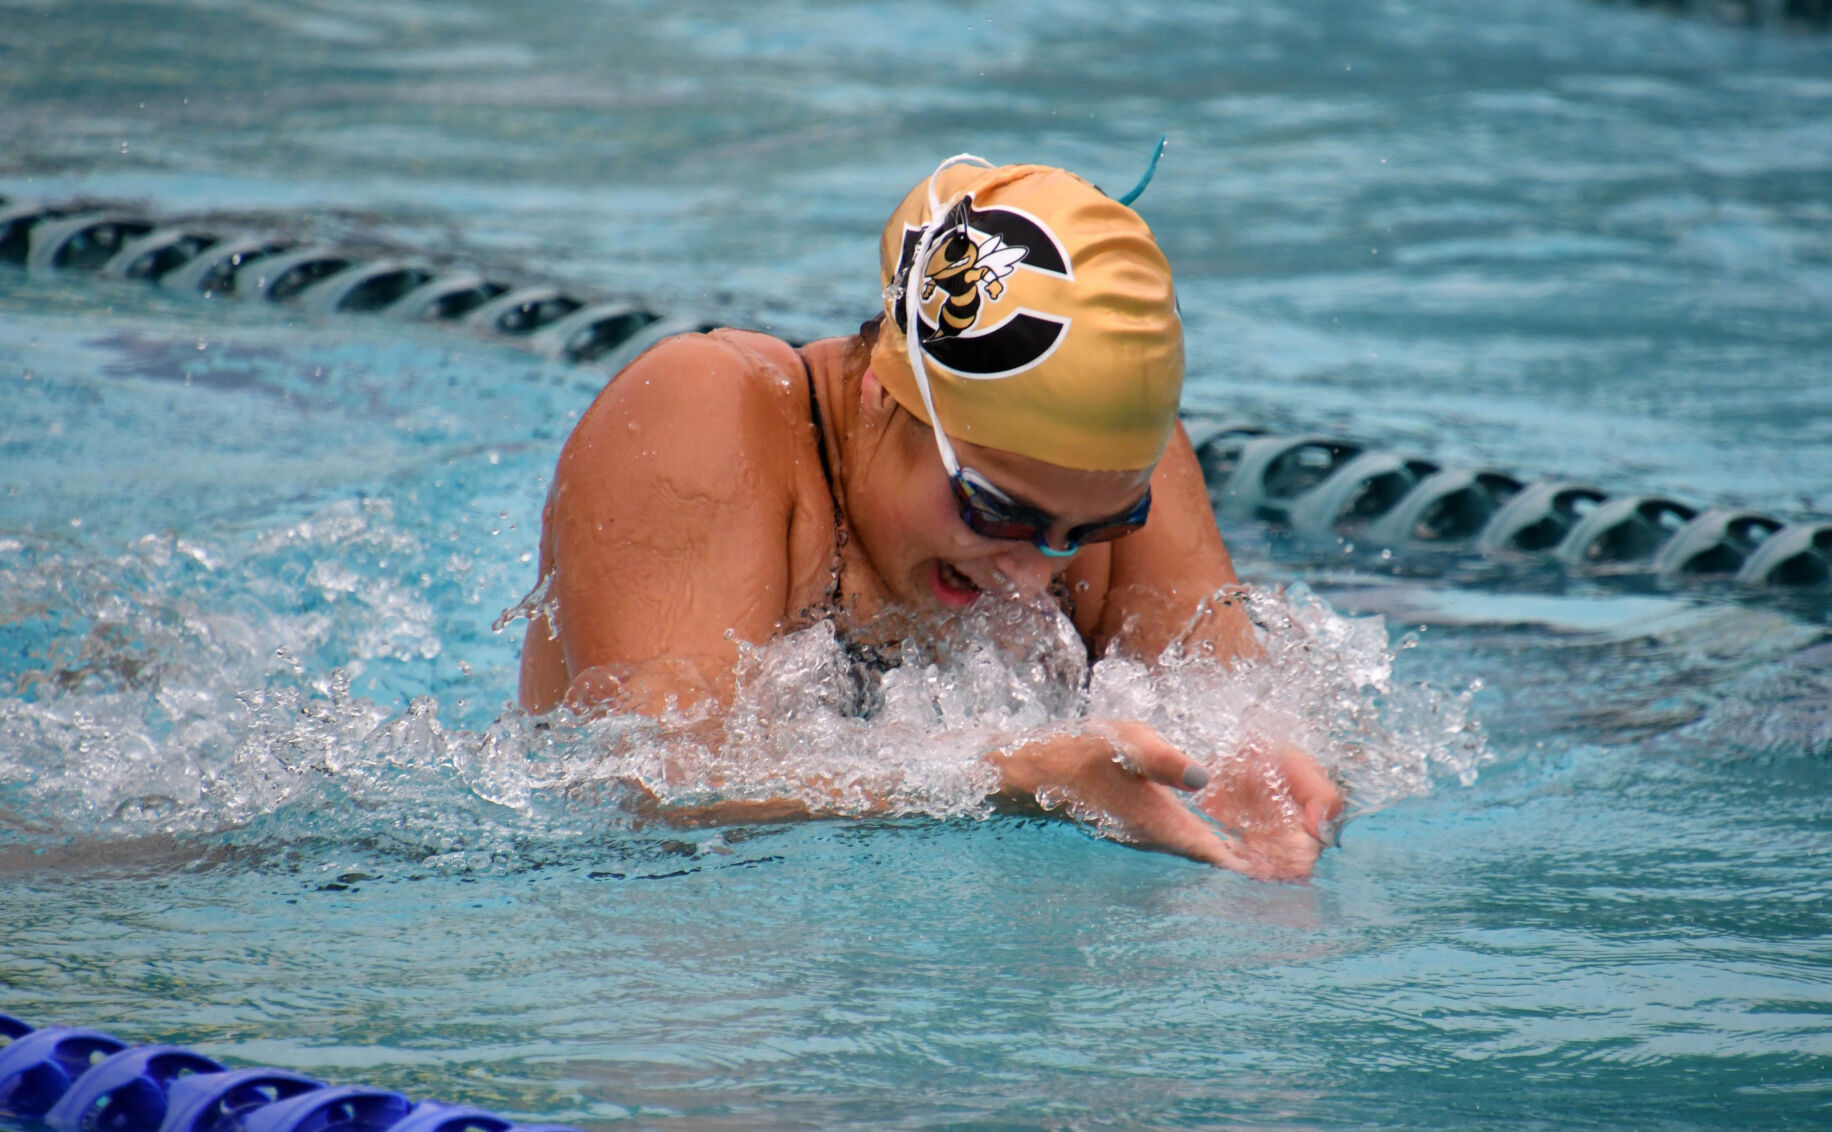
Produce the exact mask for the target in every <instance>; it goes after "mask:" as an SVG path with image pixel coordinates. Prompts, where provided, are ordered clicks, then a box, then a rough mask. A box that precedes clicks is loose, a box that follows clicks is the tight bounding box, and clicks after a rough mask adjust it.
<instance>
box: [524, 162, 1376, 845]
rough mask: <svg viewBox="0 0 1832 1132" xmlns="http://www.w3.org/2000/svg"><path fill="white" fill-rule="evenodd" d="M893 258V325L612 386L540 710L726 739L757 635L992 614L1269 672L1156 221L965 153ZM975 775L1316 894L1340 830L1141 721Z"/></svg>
mask: <svg viewBox="0 0 1832 1132" xmlns="http://www.w3.org/2000/svg"><path fill="white" fill-rule="evenodd" d="M880 253H881V254H880V276H881V281H882V283H883V286H884V294H883V314H882V315H881V316H880V317H879V318H877V319H874V320H873V321H872V322H870V323H867V324H866V326H865V327H863V328H861V331H860V333H858V334H856V335H853V336H851V337H846V338H831V339H826V340H823V341H819V342H814V343H812V344H810V345H808V346H806V347H803V348H801V349H799V350H798V349H794V348H792V347H790V346H789V345H788V344H787V343H784V342H782V341H779V340H777V339H774V338H771V337H769V336H767V335H764V334H759V333H754V332H747V331H736V330H719V331H714V332H712V333H709V334H703V335H702V334H689V335H681V336H677V337H674V338H670V339H667V340H665V341H663V342H661V343H660V344H658V345H656V346H655V347H654V348H652V349H650V350H649V351H648V352H647V353H645V354H643V355H642V356H641V357H639V358H638V359H636V360H635V361H633V362H632V363H630V365H629V366H627V367H626V368H625V369H624V370H623V371H622V372H621V373H619V374H618V375H617V376H616V378H615V379H614V380H612V381H611V382H610V383H609V384H608V385H606V386H605V388H604V390H603V392H601V393H600V394H599V395H598V397H597V399H596V400H595V401H594V402H593V403H592V405H591V407H590V409H588V410H587V412H586V413H585V415H584V416H583V417H582V418H581V419H580V421H579V424H578V426H577V427H576V428H575V429H574V431H573V434H572V436H571V437H570V439H569V440H568V441H567V443H566V446H565V448H564V450H563V452H562V453H561V456H560V461H559V466H558V468H557V470H556V472H555V476H554V480H553V485H552V488H551V489H550V491H549V494H548V499H547V505H546V508H545V510H544V513H543V526H542V535H541V555H540V572H541V578H542V579H543V584H544V585H548V586H549V587H550V588H549V591H548V592H549V594H550V596H551V601H552V604H551V607H550V608H551V609H552V614H551V621H550V620H549V615H548V614H546V613H542V614H540V615H537V616H536V617H535V618H534V619H533V620H532V621H531V623H530V627H529V631H528V635H527V639H526V642H525V644H524V646H523V653H522V673H521V701H522V705H523V706H524V707H525V708H527V709H528V710H530V711H536V712H545V711H549V710H551V709H553V708H555V707H558V706H560V705H561V704H563V703H564V704H567V705H569V706H571V707H572V708H573V709H575V710H578V711H590V710H599V709H605V708H608V709H614V710H620V711H636V712H642V713H645V714H649V715H652V716H657V717H659V716H662V715H664V714H667V713H668V712H670V711H672V710H678V709H683V708H686V709H692V708H696V707H697V708H699V709H701V713H702V714H701V718H702V720H703V721H710V725H711V727H712V728H713V730H714V731H716V727H717V722H718V718H719V711H720V709H722V708H723V707H725V706H727V705H729V704H730V703H731V700H732V697H733V696H734V694H735V691H736V676H735V668H736V665H737V664H738V661H739V656H740V646H741V644H745V643H748V644H753V645H754V644H761V643H763V642H766V641H768V640H771V639H773V638H775V637H778V636H781V635H783V634H785V633H789V632H793V631H796V630H798V629H803V628H806V627H807V626H809V625H810V624H813V623H814V622H816V621H818V620H821V619H831V621H832V623H833V626H834V628H835V631H836V633H837V634H838V635H839V636H840V637H841V638H842V639H843V640H845V641H846V642H848V643H849V647H851V648H852V649H854V650H855V651H856V652H857V653H858V654H860V655H865V656H888V655H891V654H892V653H894V651H895V647H896V645H897V644H898V642H900V641H903V640H906V639H913V638H921V637H923V636H925V635H927V634H932V633H933V632H934V630H935V627H936V625H937V624H938V623H939V621H941V620H943V619H945V618H946V617H947V616H948V615H949V614H951V613H957V612H958V611H961V610H964V609H966V608H968V607H971V606H974V605H976V603H981V602H998V601H1029V602H1038V601H1053V602H1056V603H1057V604H1058V605H1059V606H1061V608H1062V610H1063V612H1064V613H1065V614H1066V615H1067V616H1068V618H1069V619H1070V620H1071V621H1072V622H1073V624H1074V626H1075V628H1076V630H1077V631H1078V632H1079V634H1080V635H1081V637H1082V639H1083V641H1084V642H1085V643H1086V644H1087V646H1088V648H1089V649H1090V650H1092V652H1093V653H1094V654H1096V655H1104V654H1106V653H1108V652H1109V651H1117V652H1118V653H1119V654H1121V655H1125V656H1129V657H1133V658H1137V659H1139V660H1141V661H1143V662H1146V663H1154V662H1156V661H1157V660H1158V659H1159V658H1160V657H1162V656H1164V655H1165V653H1166V650H1167V649H1170V648H1172V647H1173V646H1174V647H1175V648H1176V649H1177V650H1179V651H1180V652H1181V653H1182V654H1184V655H1189V654H1191V653H1195V654H1197V655H1203V656H1208V657H1212V658H1213V659H1214V660H1215V661H1216V662H1218V663H1222V664H1227V663H1232V662H1234V661H1237V660H1240V659H1242V658H1245V657H1248V656H1251V655H1252V654H1253V653H1254V652H1255V643H1254V638H1253V635H1252V628H1251V626H1250V624H1249V623H1248V621H1247V618H1246V615H1245V613H1244V611H1243V609H1242V607H1241V604H1240V602H1239V601H1238V600H1236V599H1235V597H1234V595H1235V594H1236V593H1237V591H1238V582H1237V579H1236V577H1235V575H1234V570H1233V566H1232V564H1231V563H1230V561H1229V559H1228V554H1227V550H1226V549H1225V548H1224V546H1223V545H1222V541H1221V535H1220V533H1219V532H1218V531H1217V529H1216V526H1215V520H1214V516H1213V513H1212V512H1211V510H1210V507H1209V500H1208V495H1207V491H1206V489H1205V487H1204V484H1203V481H1202V476H1201V472H1200V469H1199V467H1198V465H1197V462H1196V458H1195V454H1194V453H1193V451H1192V450H1191V448H1190V443H1189V440H1188V438H1187V437H1186V436H1185V435H1184V433H1183V431H1182V428H1181V426H1180V425H1179V423H1178V420H1177V409H1178V400H1179V397H1180V395H1181V391H1182V384H1183V336H1182V326H1181V322H1180V320H1179V318H1178V313H1177V308H1176V298H1175V294H1174V291H1173V288H1172V281H1171V273H1170V267H1169V264H1168V263H1167V261H1166V260H1165V258H1164V255H1163V253H1162V252H1161V251H1160V250H1159V248H1158V246H1157V244H1156V242H1155V241H1154V240H1153V238H1152V235H1151V232H1150V230H1149V229H1148V228H1147V227H1146V226H1145V223H1144V222H1143V221H1142V220H1141V219H1140V218H1139V217H1138V215H1137V214H1136V213H1135V212H1133V211H1132V209H1130V208H1128V207H1127V206H1125V205H1124V204H1120V203H1118V202H1116V201H1113V200H1111V199H1109V198H1108V197H1106V196H1105V195H1104V194H1102V193H1101V192H1100V191H1099V190H1098V189H1096V188H1094V187H1093V186H1092V185H1089V184H1088V183H1087V182H1085V181H1083V180H1081V179H1080V178H1078V177H1076V176H1074V175H1072V174H1070V173H1067V172H1064V171H1063V170H1060V169H1054V168H1049V167H1044V166H1035V165H1019V166H1005V167H998V168H993V167H991V166H989V165H988V164H987V163H985V162H983V161H981V160H980V159H978V158H972V157H968V156H966V155H963V156H961V157H957V158H950V159H949V160H948V161H946V162H943V163H942V165H941V167H939V168H938V169H937V170H936V171H935V173H934V174H933V175H932V176H931V177H929V178H928V179H927V180H926V181H925V182H924V183H922V184H919V185H918V186H917V187H916V188H915V189H914V190H912V191H911V192H910V194H909V195H908V196H907V197H906V198H905V199H904V201H903V203H902V204H901V205H900V206H899V207H898V208H897V210H896V212H895V213H894V214H893V215H892V217H891V219H890V222H889V223H888V224H887V225H886V227H885V230H884V236H883V240H882V245H881V249H880ZM709 734H710V733H709ZM711 740H712V741H714V742H716V735H712V736H711ZM984 758H985V759H986V760H987V761H988V763H989V764H991V765H992V766H993V767H994V768H996V770H997V771H998V775H999V781H1000V786H1001V794H1002V795H1003V796H1005V797H1008V798H1011V799H1016V800H1030V801H1033V802H1036V803H1038V804H1053V805H1060V804H1064V803H1066V804H1067V805H1068V807H1069V809H1070V812H1071V813H1073V814H1075V815H1076V816H1078V817H1082V818H1084V819H1088V820H1098V821H1099V822H1100V823H1101V824H1102V826H1103V827H1104V828H1105V829H1107V830H1108V831H1109V832H1112V833H1114V834H1115V835H1116V836H1118V837H1120V838H1121V839H1123V840H1126V841H1129V842H1131V843H1134V844H1138V845H1141V846H1144V847H1148V848H1153V849H1159V850H1163V851H1167V852H1173V853H1180V854H1183V855H1185V856H1188V857H1192V858H1195V859H1197V860H1202V861H1207V862H1210V863H1212V864H1215V865H1220V866H1224V867H1227V868H1232V869H1236V870H1239V871H1241V872H1245V873H1248V874H1251V875H1255V876H1262V877H1279V878H1293V877H1301V876H1305V875H1308V873H1309V871H1310V869H1311V867H1312V864H1313V863H1314V861H1315V859H1316V856H1317V853H1318V852H1319V850H1320V849H1321V848H1322V845H1323V843H1324V837H1325V830H1326V829H1327V828H1328V827H1329V823H1330V822H1331V821H1332V820H1333V819H1334V818H1335V816H1336V815H1337V813H1338V812H1339V810H1340V800H1339V798H1338V795H1337V792H1336V790H1335V788H1334V786H1333V785H1332V784H1331V782H1330V780H1329V778H1328V776H1327V775H1325V774H1324V773H1323V772H1322V770H1321V769H1320V768H1319V767H1318V766H1317V765H1316V763H1315V762H1313V761H1312V760H1311V759H1310V758H1309V757H1308V756H1307V755H1305V754H1304V753H1303V752H1301V751H1298V750H1296V749H1293V748H1290V747H1287V746H1282V745H1278V744H1272V743H1267V744H1263V745H1260V746H1258V747H1256V748H1255V750H1254V751H1252V752H1250V753H1249V757H1247V758H1245V759H1242V760H1239V761H1238V762H1234V763H1230V764H1229V765H1230V766H1233V767H1236V768H1237V769H1235V770H1233V771H1230V772H1229V774H1228V775H1227V776H1225V777H1228V778H1230V779H1231V780H1230V781H1215V782H1211V781H1210V777H1211V776H1210V774H1209V772H1208V771H1207V770H1206V769H1205V768H1204V767H1203V766H1202V765H1201V764H1200V763H1199V762H1198V761H1197V760H1195V759H1193V758H1191V757H1190V756H1189V755H1188V754H1187V753H1185V752H1183V751H1180V750H1177V749H1176V748H1175V747H1173V746H1172V745H1171V744H1170V743H1168V742H1167V741H1166V740H1165V739H1164V738H1163V737H1162V736H1161V735H1159V734H1158V733H1157V732H1156V731H1155V730H1153V729H1152V728H1150V727H1148V726H1146V725H1145V724H1143V723H1140V722H1137V721H1132V720H1101V721H1089V722H1087V723H1085V724H1084V725H1082V726H1080V727H1079V728H1074V729H1065V728H1060V727H1059V728H1052V729H1050V730H1048V731H1047V732H1038V733H1034V734H1029V735H1019V736H1014V737H1011V738H1009V739H1008V741H1006V742H1004V743H1002V744H1000V745H999V747H998V749H996V750H991V751H988V752H986V753H985V755H984ZM1190 792H1194V796H1195V799H1196V801H1197V802H1198V804H1199V805H1200V806H1201V808H1202V809H1203V810H1204V811H1206V813H1207V815H1208V816H1209V817H1212V818H1215V819H1217V820H1219V821H1220V822H1222V823H1223V824H1224V825H1226V826H1228V827H1230V828H1233V829H1235V830H1237V831H1240V832H1237V834H1236V835H1234V836H1229V835H1225V834H1223V833H1221V832H1218V831H1217V830H1216V828H1215V827H1214V826H1213V825H1212V824H1211V823H1210V822H1209V821H1208V820H1205V818H1204V817H1203V816H1199V815H1198V813H1196V812H1195V811H1193V810H1191V809H1190V808H1189V806H1187V805H1186V804H1185V802H1184V799H1183V797H1180V794H1187V793H1190ZM718 810H719V812H720V813H721V814H722V815H724V816H726V817H729V818H730V819H732V820H739V819H742V818H745V817H752V818H770V817H779V816H786V815H787V814H788V813H792V812H799V813H804V814H805V813H807V812H808V811H807V808H806V807H805V806H803V805H801V804H799V803H788V802H784V803H783V804H781V805H773V804H767V803H766V804H760V803H734V804H732V805H730V806H726V807H720V808H718Z"/></svg>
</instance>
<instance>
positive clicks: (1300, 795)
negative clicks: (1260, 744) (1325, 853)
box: [1276, 747, 1342, 845]
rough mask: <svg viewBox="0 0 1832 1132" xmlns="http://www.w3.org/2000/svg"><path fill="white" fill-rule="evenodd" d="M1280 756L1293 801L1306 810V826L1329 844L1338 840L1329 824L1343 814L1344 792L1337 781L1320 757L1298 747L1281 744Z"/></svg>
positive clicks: (1317, 837)
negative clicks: (1338, 787) (1314, 757)
mask: <svg viewBox="0 0 1832 1132" xmlns="http://www.w3.org/2000/svg"><path fill="white" fill-rule="evenodd" d="M1276 757H1277V759H1278V765H1279V772H1280V773H1281V774H1283V775H1284V776H1285V783H1286V787H1287V788H1288V789H1289V790H1290V791H1291V797H1292V800H1293V801H1295V802H1297V803H1298V805H1299V806H1300V807H1301V808H1302V809H1303V812H1304V828H1305V829H1306V830H1307V831H1308V832H1309V833H1310V835H1311V836H1312V837H1314V838H1316V839H1317V840H1318V841H1321V842H1323V843H1324V844H1325V845H1327V844H1329V843H1330V842H1332V841H1334V840H1335V838H1334V836H1333V835H1332V832H1333V831H1331V830H1330V828H1329V826H1330V823H1331V822H1333V821H1335V820H1336V818H1337V817H1338V816H1339V815H1340V814H1341V813H1342V795H1341V793H1340V792H1338V791H1337V789H1336V784H1335V783H1334V782H1332V781H1331V780H1330V777H1329V775H1327V774H1325V773H1324V772H1323V768H1322V767H1320V766H1318V765H1317V763H1316V760H1314V759H1312V758H1311V757H1310V756H1309V755H1307V754H1305V753H1304V752H1303V751H1300V750H1298V749H1297V748H1296V747H1281V748H1279V750H1278V753H1277V756H1276Z"/></svg>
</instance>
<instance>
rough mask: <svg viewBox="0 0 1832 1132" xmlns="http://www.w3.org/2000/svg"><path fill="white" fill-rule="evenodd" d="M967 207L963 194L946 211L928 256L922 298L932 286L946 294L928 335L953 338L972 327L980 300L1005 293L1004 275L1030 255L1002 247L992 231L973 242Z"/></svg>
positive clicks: (1002, 240)
mask: <svg viewBox="0 0 1832 1132" xmlns="http://www.w3.org/2000/svg"><path fill="white" fill-rule="evenodd" d="M967 209H968V202H967V200H966V199H965V198H963V199H962V200H961V201H960V202H959V203H958V204H956V205H955V206H954V208H953V209H951V210H950V211H949V213H948V222H949V228H948V229H947V234H946V235H945V236H943V237H942V239H941V241H940V244H939V246H937V247H936V248H935V250H934V251H933V253H931V255H930V256H929V262H928V264H927V265H926V270H925V271H924V273H923V277H922V293H921V298H922V301H923V302H925V303H926V302H928V301H929V300H930V299H931V298H933V297H934V296H935V291H936V288H940V289H941V290H942V291H944V292H946V294H947V298H946V299H944V300H943V301H942V304H941V309H940V310H938V311H937V312H936V319H935V330H934V332H933V333H932V334H930V335H929V336H928V337H930V338H952V337H956V336H959V335H961V334H965V333H966V332H968V331H969V330H972V329H973V324H974V323H975V322H976V321H978V319H979V317H980V304H981V302H982V299H984V301H988V302H993V301H997V299H998V297H999V296H1000V295H1001V294H1003V293H1004V292H1005V284H1004V282H1003V280H1004V279H1005V277H1006V276H1008V275H1010V274H1011V273H1012V272H1013V271H1015V270H1017V267H1018V265H1019V264H1020V263H1022V262H1024V257H1025V256H1027V255H1029V254H1030V249H1029V248H1024V247H1009V246H1007V245H1006V243H1005V238H1004V237H1003V236H1000V235H997V234H994V235H990V236H987V237H985V238H984V239H983V240H978V241H976V240H975V239H974V238H973V231H972V229H971V228H970V227H969V226H968V212H967Z"/></svg>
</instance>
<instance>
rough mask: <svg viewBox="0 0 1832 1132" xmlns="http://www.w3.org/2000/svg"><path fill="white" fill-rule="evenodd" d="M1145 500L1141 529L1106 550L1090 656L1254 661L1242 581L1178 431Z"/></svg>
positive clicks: (1186, 438) (1256, 647)
mask: <svg viewBox="0 0 1832 1132" xmlns="http://www.w3.org/2000/svg"><path fill="white" fill-rule="evenodd" d="M1151 499H1152V503H1151V518H1150V520H1149V521H1148V522H1147V523H1146V524H1145V527H1144V529H1142V530H1140V531H1137V532H1135V533H1133V534H1131V535H1128V536H1126V537H1125V538H1123V539H1120V540H1118V541H1117V542H1114V543H1113V544H1112V547H1113V550H1112V556H1111V559H1110V562H1111V565H1110V567H1109V573H1108V582H1107V587H1106V596H1105V599H1104V602H1103V604H1102V607H1101V611H1100V617H1099V619H1098V622H1097V623H1096V625H1095V627H1094V631H1093V633H1092V634H1091V635H1090V636H1091V639H1090V641H1089V644H1090V645H1091V646H1092V647H1093V650H1094V653H1095V655H1097V656H1099V655H1104V654H1105V653H1106V652H1107V651H1108V650H1109V649H1110V648H1114V649H1117V650H1118V651H1119V652H1120V654H1121V655H1124V656H1129V657H1133V658H1135V659H1139V660H1143V661H1146V662H1147V663H1150V662H1153V661H1156V660H1157V659H1158V658H1159V657H1160V656H1162V655H1163V654H1164V650H1165V649H1166V648H1168V647H1169V646H1170V645H1172V644H1173V643H1174V644H1179V645H1181V646H1182V648H1183V650H1184V652H1185V653H1186V654H1187V653H1191V652H1197V653H1203V654H1207V655H1211V656H1213V657H1214V658H1215V659H1217V660H1220V661H1222V662H1223V663H1229V662H1233V661H1236V660H1240V659H1243V658H1246V657H1251V656H1257V655H1258V654H1259V645H1258V642H1256V641H1255V640H1254V637H1253V626H1252V623H1251V622H1250V621H1249V620H1248V619H1247V614H1246V609H1245V606H1244V604H1243V602H1242V599H1241V597H1240V593H1239V590H1240V579H1239V578H1237V577H1236V576H1235V574H1234V563H1233V562H1232V561H1231V560H1230V559H1229V558H1228V550H1227V547H1225V546H1224V545H1222V541H1221V532H1220V531H1219V530H1218V529H1217V528H1216V526H1215V514H1214V512H1213V511H1212V510H1211V509H1210V504H1209V491H1208V486H1207V485H1206V484H1205V483H1204V482H1203V479H1202V467H1201V465H1200V464H1199V463H1198V462H1197V460H1196V453H1195V450H1194V449H1192V448H1191V447H1190V441H1189V436H1188V434H1187V433H1185V432H1184V431H1183V426H1182V425H1181V424H1179V425H1178V426H1177V431H1176V434H1175V435H1174V436H1172V437H1171V441H1170V444H1169V446H1168V447H1167V448H1166V449H1165V451H1164V458H1163V459H1162V460H1160V461H1159V462H1158V467H1157V470H1156V471H1154V472H1153V473H1152V477H1151Z"/></svg>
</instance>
